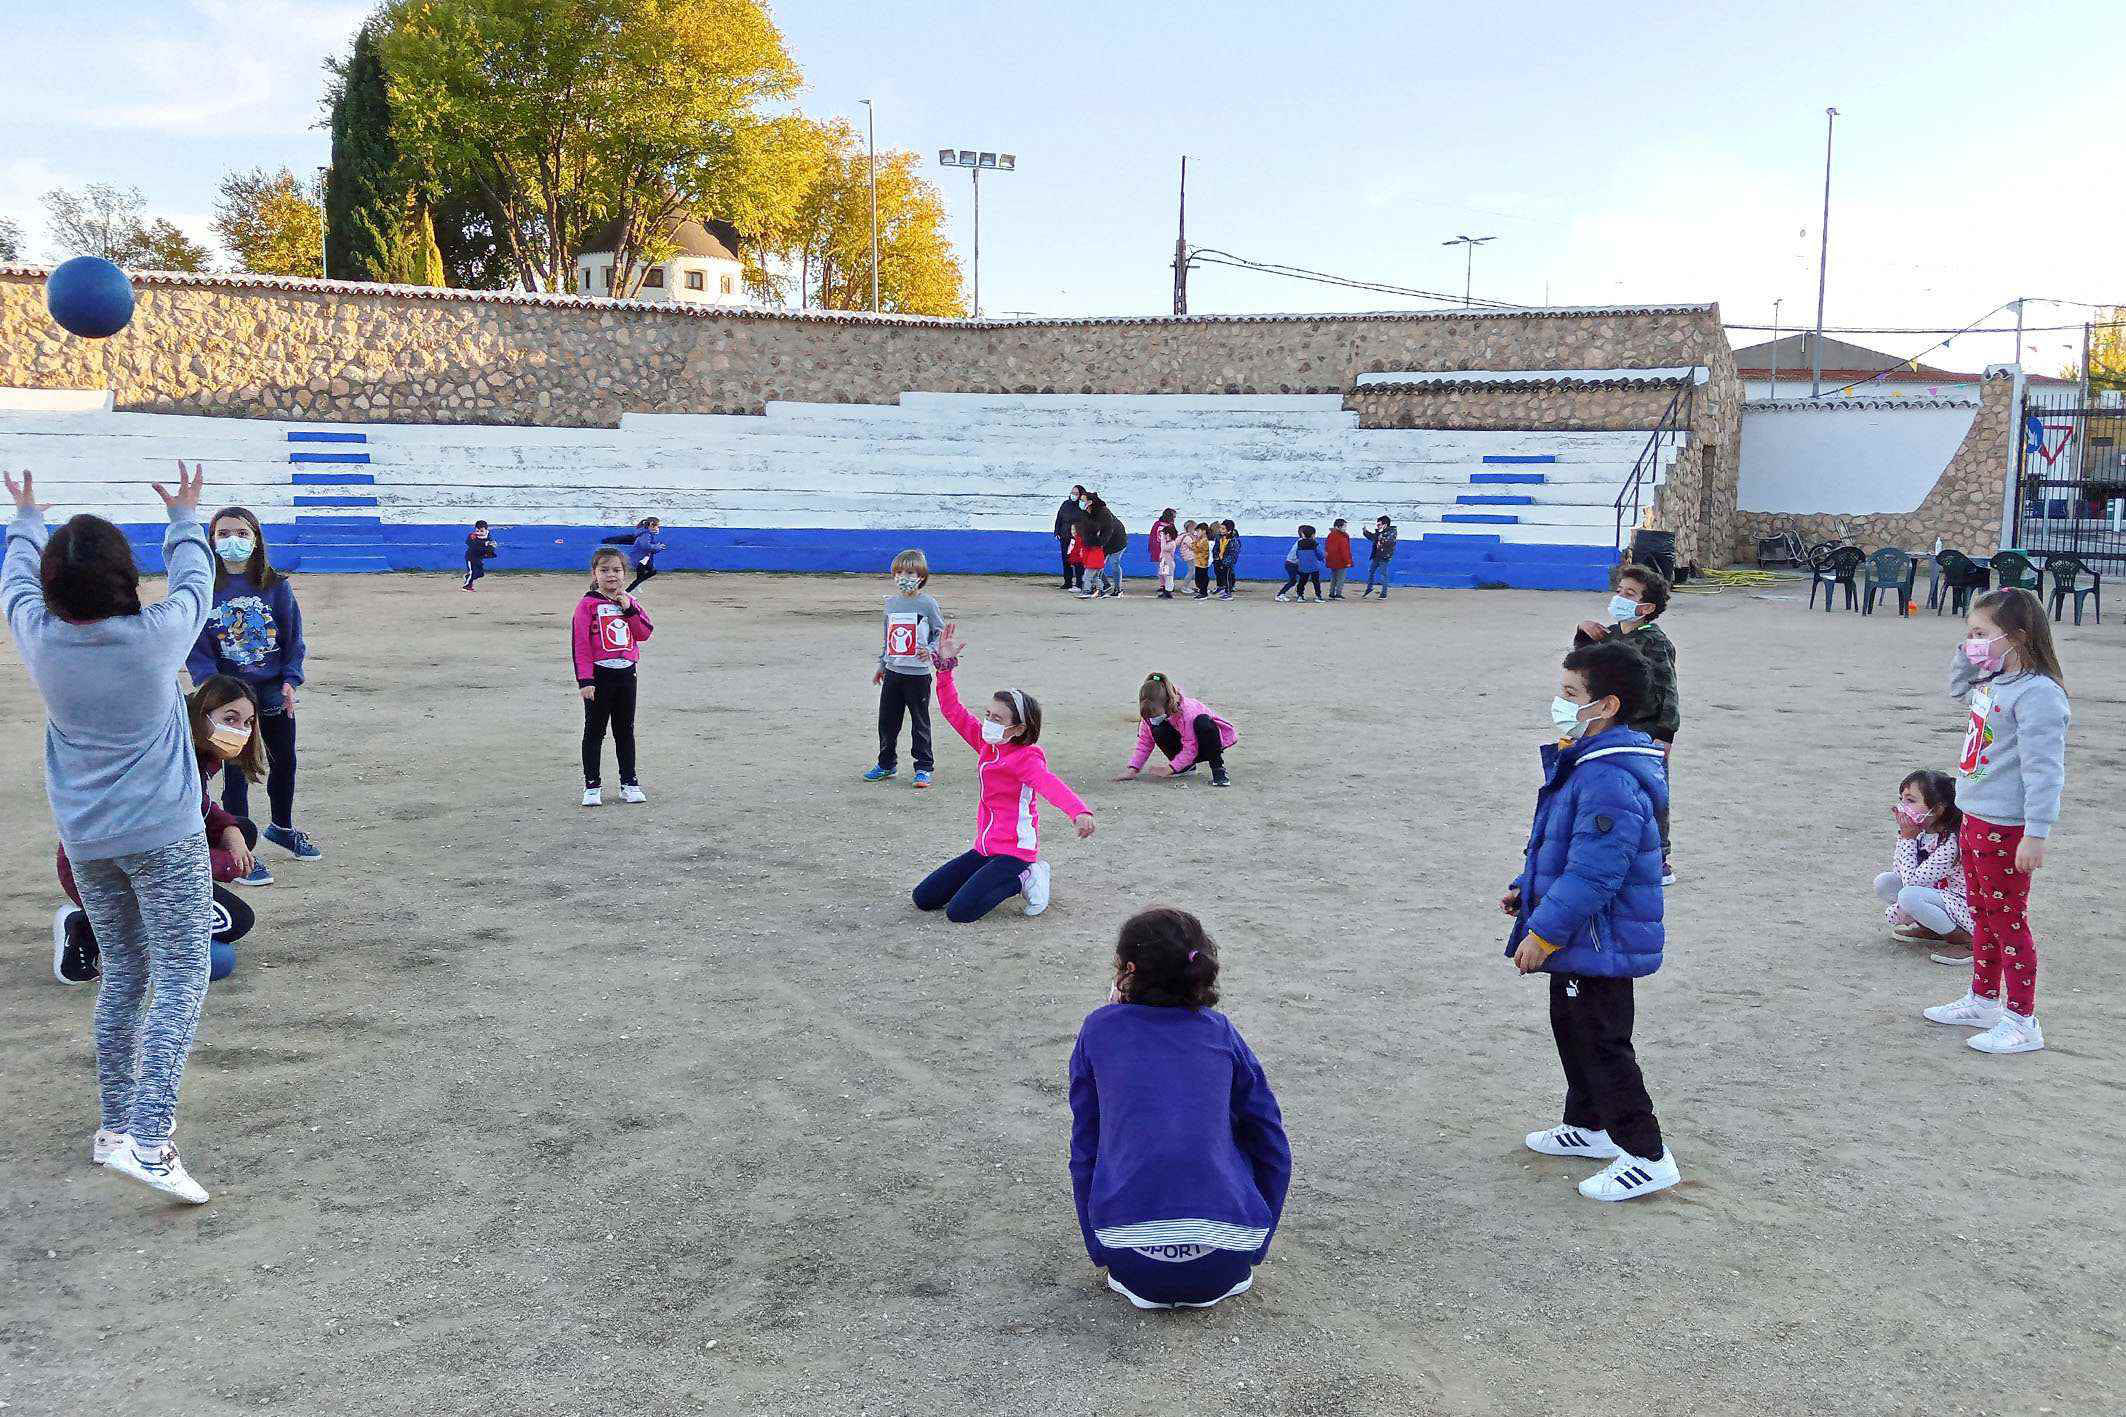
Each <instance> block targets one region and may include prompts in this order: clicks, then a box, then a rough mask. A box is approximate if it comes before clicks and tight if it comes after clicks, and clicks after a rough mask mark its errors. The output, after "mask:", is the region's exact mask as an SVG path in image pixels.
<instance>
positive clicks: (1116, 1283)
mask: <svg viewBox="0 0 2126 1417" xmlns="http://www.w3.org/2000/svg"><path fill="white" fill-rule="evenodd" d="M1107 1287H1108V1288H1110V1289H1112V1290H1114V1291H1115V1292H1116V1293H1117V1294H1120V1295H1121V1296H1122V1297H1123V1298H1125V1299H1127V1300H1129V1302H1130V1304H1131V1305H1132V1306H1133V1307H1135V1308H1139V1309H1171V1308H1173V1307H1174V1306H1173V1305H1172V1304H1161V1303H1157V1302H1155V1301H1153V1300H1151V1299H1139V1298H1138V1297H1137V1296H1136V1295H1134V1294H1132V1293H1130V1291H1129V1289H1128V1288H1127V1287H1126V1286H1125V1285H1124V1284H1123V1283H1122V1281H1121V1280H1119V1279H1117V1278H1115V1277H1114V1276H1113V1275H1112V1274H1110V1275H1109V1276H1108V1277H1107Z"/></svg>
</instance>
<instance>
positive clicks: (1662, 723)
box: [1572, 566, 1683, 886]
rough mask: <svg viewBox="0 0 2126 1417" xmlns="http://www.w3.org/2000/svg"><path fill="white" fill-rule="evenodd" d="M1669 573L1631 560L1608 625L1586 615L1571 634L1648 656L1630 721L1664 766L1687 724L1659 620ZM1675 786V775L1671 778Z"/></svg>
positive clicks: (1666, 860)
mask: <svg viewBox="0 0 2126 1417" xmlns="http://www.w3.org/2000/svg"><path fill="white" fill-rule="evenodd" d="M1668 598H1669V584H1668V578H1667V577H1666V576H1663V575H1662V574H1661V573H1660V572H1659V571H1656V570H1654V569H1652V568H1651V567H1648V566H1626V567H1625V568H1624V569H1623V570H1621V571H1619V572H1618V573H1617V589H1616V593H1615V594H1614V595H1612V596H1610V597H1609V618H1610V620H1611V621H1612V622H1613V623H1611V624H1608V625H1604V624H1603V623H1601V622H1600V621H1598V620H1585V621H1582V622H1581V624H1580V628H1579V631H1578V633H1576V634H1575V635H1574V636H1573V637H1572V642H1573V644H1574V645H1575V646H1578V645H1587V644H1593V643H1594V642H1595V641H1596V640H1601V639H1607V638H1609V637H1611V636H1615V637H1616V638H1618V639H1620V640H1622V641H1623V642H1624V643H1625V644H1628V645H1630V646H1631V647H1632V648H1633V649H1635V650H1637V651H1638V652H1639V653H1640V654H1642V655H1644V656H1645V657H1646V667H1647V669H1648V670H1649V671H1650V672H1651V673H1652V675H1653V687H1652V689H1651V690H1650V691H1649V692H1648V693H1647V695H1646V702H1644V703H1643V704H1640V705H1639V706H1638V707H1636V708H1634V709H1633V710H1632V716H1631V719H1630V720H1629V723H1628V725H1627V726H1629V727H1632V728H1636V729H1638V730H1639V731H1640V732H1641V733H1644V734H1645V735H1646V736H1647V737H1649V738H1651V739H1653V740H1654V743H1655V744H1656V746H1658V747H1659V748H1660V749H1661V762H1662V766H1663V769H1664V770H1668V769H1672V768H1673V766H1674V764H1675V750H1676V732H1677V730H1678V729H1680V728H1682V726H1683V700H1682V698H1681V697H1680V696H1679V695H1678V694H1677V692H1676V647H1675V645H1674V644H1673V643H1672V642H1671V641H1670V640H1669V638H1668V636H1667V635H1664V634H1662V633H1661V627H1660V626H1659V625H1656V624H1655V623H1654V621H1656V620H1658V619H1660V618H1661V616H1662V615H1663V614H1664V613H1665V612H1666V611H1667V610H1668ZM1670 787H1671V792H1673V787H1674V784H1673V779H1671V784H1670ZM1675 883H1676V872H1675V867H1674V865H1673V858H1672V856H1671V855H1670V852H1669V837H1668V803H1667V802H1663V803H1662V805H1661V884H1662V885H1664V886H1672V885H1674V884H1675Z"/></svg>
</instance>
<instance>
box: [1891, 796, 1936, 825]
mask: <svg viewBox="0 0 2126 1417" xmlns="http://www.w3.org/2000/svg"><path fill="white" fill-rule="evenodd" d="M1897 815H1898V816H1900V817H1903V818H1904V819H1905V820H1906V821H1908V822H1910V823H1911V824H1912V825H1913V826H1915V827H1919V826H1925V825H1926V823H1927V818H1929V817H1931V816H1933V815H1934V814H1933V813H1932V812H1930V811H1928V810H1927V809H1926V808H1925V807H1916V806H1914V805H1913V804H1912V803H1910V802H1899V803H1898V804H1897Z"/></svg>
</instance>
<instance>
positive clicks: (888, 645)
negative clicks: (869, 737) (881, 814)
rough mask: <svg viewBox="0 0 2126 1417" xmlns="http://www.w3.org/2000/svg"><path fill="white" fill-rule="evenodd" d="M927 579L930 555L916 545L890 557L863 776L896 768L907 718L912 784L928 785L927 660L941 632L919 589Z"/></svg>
mask: <svg viewBox="0 0 2126 1417" xmlns="http://www.w3.org/2000/svg"><path fill="white" fill-rule="evenodd" d="M929 583H930V560H929V558H928V557H926V556H924V555H923V553H922V552H920V551H903V552H902V553H901V554H900V555H898V556H896V557H894V558H893V594H891V595H889V596H887V597H886V639H885V644H884V646H883V647H882V648H881V649H880V650H879V655H878V672H877V673H875V674H873V675H872V676H871V682H872V683H874V684H876V685H878V761H877V762H876V763H873V764H872V765H871V767H870V768H868V769H867V770H866V771H865V773H864V781H866V782H883V781H885V780H886V779H887V778H889V777H892V776H893V775H894V774H895V773H897V772H898V771H899V770H900V740H901V720H902V719H903V718H904V717H905V718H906V719H907V720H908V746H909V749H910V750H911V756H912V757H914V759H915V785H916V786H917V787H928V786H929V785H930V772H931V769H932V768H934V767H935V766H936V763H935V762H934V761H933V760H932V757H931V752H930V660H929V659H928V657H927V656H928V654H929V652H930V651H931V650H933V649H936V648H937V642H938V636H939V635H940V634H941V633H943V632H944V629H945V616H944V612H943V611H941V610H939V609H938V603H937V601H936V599H935V598H933V597H932V596H931V595H929V594H928V593H927V592H926V591H924V589H923V587H924V586H926V585H928V584H929Z"/></svg>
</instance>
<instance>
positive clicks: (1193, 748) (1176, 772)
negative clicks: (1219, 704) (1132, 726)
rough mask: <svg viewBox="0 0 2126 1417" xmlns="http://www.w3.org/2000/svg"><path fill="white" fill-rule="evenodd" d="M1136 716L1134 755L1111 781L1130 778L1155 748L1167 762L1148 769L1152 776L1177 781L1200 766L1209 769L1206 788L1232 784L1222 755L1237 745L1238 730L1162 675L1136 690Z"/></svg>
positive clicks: (1155, 676)
mask: <svg viewBox="0 0 2126 1417" xmlns="http://www.w3.org/2000/svg"><path fill="white" fill-rule="evenodd" d="M1137 716H1138V718H1139V719H1140V720H1142V721H1141V722H1140V723H1139V724H1138V725H1137V751H1136V752H1135V753H1134V754H1132V755H1131V757H1130V760H1129V766H1128V767H1126V768H1124V769H1123V770H1122V772H1121V774H1120V775H1119V776H1117V777H1116V778H1115V781H1117V782H1129V781H1132V780H1133V779H1135V778H1136V776H1137V775H1138V774H1139V773H1140V772H1142V771H1143V769H1144V763H1145V760H1146V759H1147V758H1149V757H1151V755H1152V749H1153V748H1154V747H1155V746H1156V747H1157V748H1158V749H1159V751H1160V752H1162V753H1164V754H1166V757H1167V763H1166V766H1164V767H1157V768H1154V769H1152V776H1153V777H1179V776H1181V775H1182V774H1183V773H1189V772H1194V771H1195V770H1196V764H1197V763H1199V762H1204V763H1209V764H1210V765H1211V786H1213V787H1231V786H1232V785H1233V780H1232V779H1231V778H1230V777H1228V776H1226V771H1225V750H1226V749H1228V748H1230V747H1232V746H1233V744H1235V743H1236V742H1238V741H1239V740H1240V733H1239V730H1237V729H1235V728H1234V727H1233V725H1232V724H1230V723H1228V722H1227V721H1226V720H1225V719H1223V718H1220V717H1219V716H1218V715H1217V714H1216V713H1215V712H1213V711H1212V710H1211V708H1210V707H1209V706H1208V705H1206V704H1202V703H1199V702H1197V701H1196V700H1195V699H1192V698H1190V697H1189V696H1188V695H1187V694H1185V693H1183V692H1182V690H1181V686H1180V685H1179V684H1176V683H1175V682H1174V681H1173V680H1171V679H1169V678H1167V677H1166V676H1165V675H1164V674H1153V675H1150V676H1148V677H1147V678H1146V679H1145V681H1144V683H1143V685H1142V686H1141V687H1139V688H1138V690H1137Z"/></svg>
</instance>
